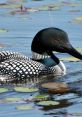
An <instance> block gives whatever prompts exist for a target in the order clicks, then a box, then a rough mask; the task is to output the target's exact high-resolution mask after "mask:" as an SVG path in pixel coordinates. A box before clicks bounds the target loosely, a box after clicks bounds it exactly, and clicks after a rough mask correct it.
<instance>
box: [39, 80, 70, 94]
mask: <svg viewBox="0 0 82 117" xmlns="http://www.w3.org/2000/svg"><path fill="white" fill-rule="evenodd" d="M41 87H42V88H43V89H46V90H47V91H48V92H49V93H66V92H68V91H69V88H68V85H67V84H66V83H59V82H49V83H44V84H42V85H41Z"/></svg>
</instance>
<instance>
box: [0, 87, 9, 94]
mask: <svg viewBox="0 0 82 117" xmlns="http://www.w3.org/2000/svg"><path fill="white" fill-rule="evenodd" d="M5 92H8V89H7V88H0V93H5Z"/></svg>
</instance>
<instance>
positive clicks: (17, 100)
mask: <svg viewBox="0 0 82 117" xmlns="http://www.w3.org/2000/svg"><path fill="white" fill-rule="evenodd" d="M21 100H22V99H21V98H17V97H11V98H6V99H4V102H19V101H21Z"/></svg>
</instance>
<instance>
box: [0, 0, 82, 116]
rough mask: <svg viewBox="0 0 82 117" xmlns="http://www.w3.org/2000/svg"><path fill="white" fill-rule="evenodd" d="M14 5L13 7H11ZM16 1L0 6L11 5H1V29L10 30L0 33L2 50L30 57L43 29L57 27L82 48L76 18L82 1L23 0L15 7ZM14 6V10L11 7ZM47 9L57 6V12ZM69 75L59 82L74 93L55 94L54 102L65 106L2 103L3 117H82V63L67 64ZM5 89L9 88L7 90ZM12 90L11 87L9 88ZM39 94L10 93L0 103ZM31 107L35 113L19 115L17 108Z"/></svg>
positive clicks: (0, 113) (81, 12)
mask: <svg viewBox="0 0 82 117" xmlns="http://www.w3.org/2000/svg"><path fill="white" fill-rule="evenodd" d="M12 1H14V3H11V4H10V2H12ZM15 1H16V0H0V4H2V3H8V4H9V5H4V7H3V6H2V5H0V29H6V30H8V31H7V32H6V31H3V32H0V44H4V48H0V51H2V50H9V51H16V52H21V53H23V54H25V55H26V56H29V57H31V42H32V39H33V37H34V35H35V34H36V33H37V32H38V31H39V30H41V29H43V28H47V27H57V28H61V29H63V30H65V31H66V32H67V33H68V35H69V40H70V42H71V43H72V45H73V46H74V47H75V48H76V47H82V20H81V21H80V22H75V21H74V19H75V18H77V17H81V18H82V1H81V0H69V2H67V1H66V0H41V1H37V0H36V1H32V0H24V1H23V2H22V0H21V2H19V1H18V2H17V4H16V3H15ZM21 4H22V5H23V7H27V8H33V9H39V8H41V10H39V11H36V12H32V11H29V12H24V13H21V12H18V11H20V8H16V7H15V5H16V6H17V5H18V6H21ZM12 5H14V7H13V6H12ZM44 5H47V6H48V5H56V6H57V8H58V9H56V10H50V9H47V8H46V10H43V8H44V7H42V6H44ZM57 56H58V57H59V58H61V57H69V55H67V54H61V53H57ZM64 64H65V65H66V67H67V75H65V76H63V77H61V78H60V79H57V80H56V81H58V82H66V83H67V84H68V85H69V86H70V87H71V88H72V89H73V92H69V93H65V94H62V95H61V94H53V95H51V97H53V98H54V100H57V101H59V102H62V103H63V104H62V106H59V107H55V108H54V107H53V108H47V109H45V108H43V107H40V106H37V105H36V103H34V102H28V103H27V102H25V101H22V102H19V103H0V117H14V116H15V117H77V116H78V117H79V116H80V117H82V62H81V61H79V62H69V61H68V62H65V61H64ZM5 87H6V86H5ZM9 88H10V87H9ZM37 94H39V92H37V93H17V92H15V91H10V92H7V93H1V94H0V100H2V99H4V98H8V97H20V98H23V99H27V98H29V97H30V96H31V95H32V96H33V95H37ZM22 104H28V105H32V106H35V109H33V110H24V111H19V110H17V109H16V106H18V105H22Z"/></svg>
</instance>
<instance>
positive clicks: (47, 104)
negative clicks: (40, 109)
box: [37, 100, 59, 106]
mask: <svg viewBox="0 0 82 117" xmlns="http://www.w3.org/2000/svg"><path fill="white" fill-rule="evenodd" d="M37 105H39V106H55V105H59V102H57V101H52V100H50V101H41V102H38V103H37Z"/></svg>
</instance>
